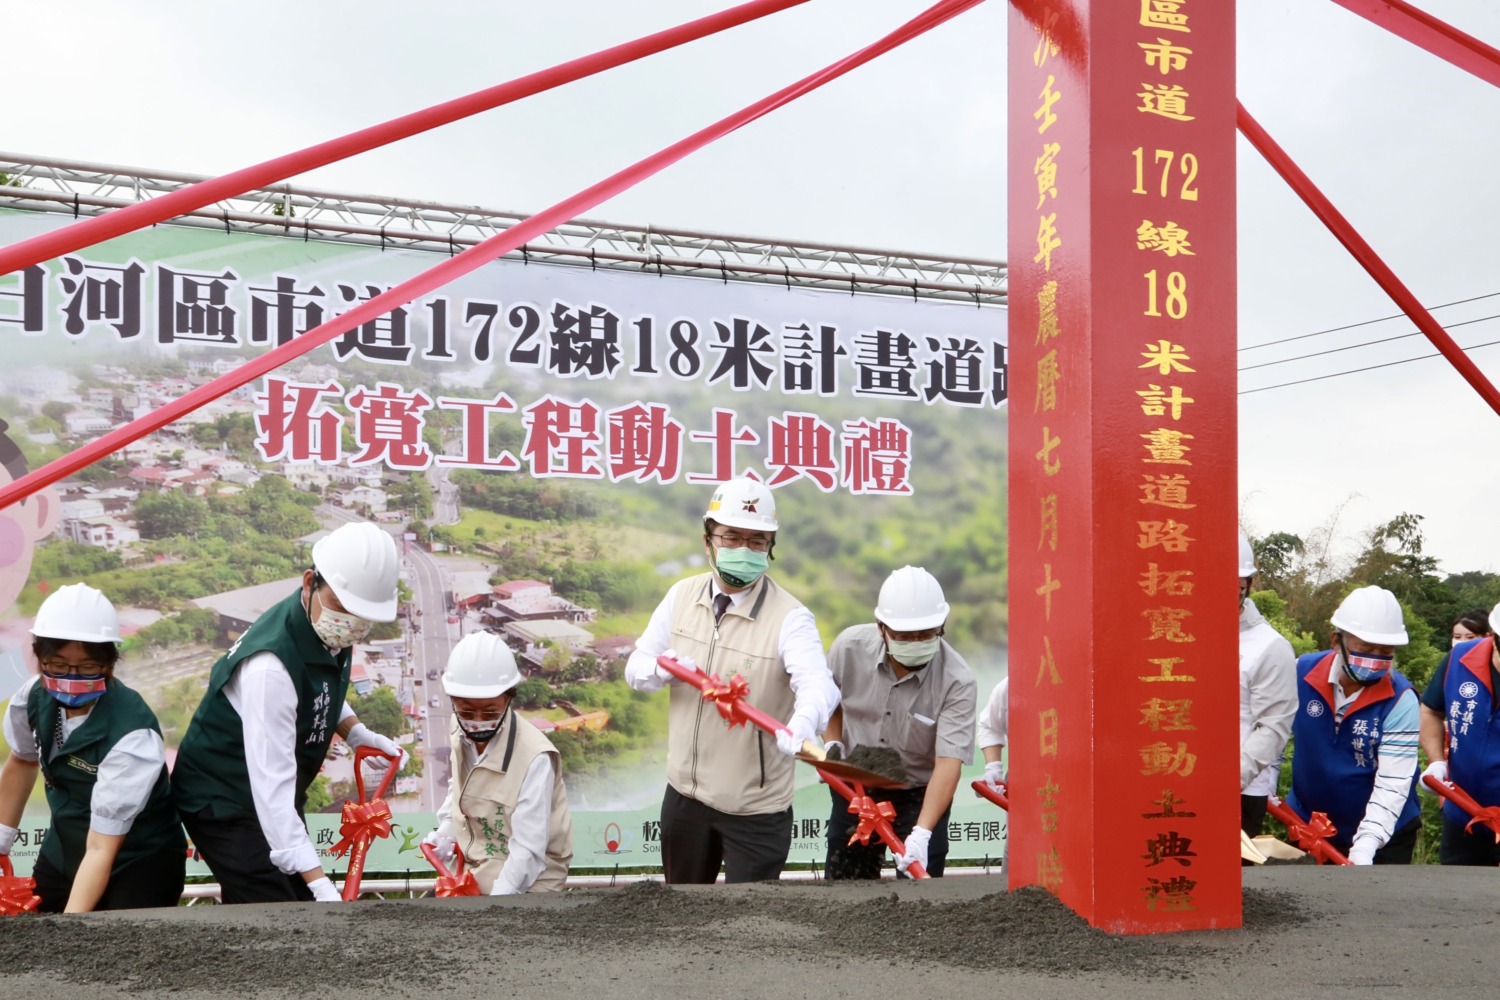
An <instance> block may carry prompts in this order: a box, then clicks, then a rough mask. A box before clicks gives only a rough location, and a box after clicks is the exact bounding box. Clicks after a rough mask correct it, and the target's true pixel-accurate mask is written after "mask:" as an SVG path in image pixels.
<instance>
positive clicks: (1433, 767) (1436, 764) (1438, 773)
mask: <svg viewBox="0 0 1500 1000" xmlns="http://www.w3.org/2000/svg"><path fill="white" fill-rule="evenodd" d="M1422 777H1424V778H1436V779H1437V780H1438V781H1447V780H1448V762H1447V761H1446V760H1435V761H1433V762H1432V763H1431V764H1428V765H1427V770H1425V771H1423V772H1422ZM1422 787H1423V788H1424V789H1426V790H1427V791H1428V792H1431V793H1432V794H1433V795H1436V794H1437V792H1433V791H1432V789H1430V788H1427V785H1426V784H1425V783H1424V784H1423V785H1422Z"/></svg>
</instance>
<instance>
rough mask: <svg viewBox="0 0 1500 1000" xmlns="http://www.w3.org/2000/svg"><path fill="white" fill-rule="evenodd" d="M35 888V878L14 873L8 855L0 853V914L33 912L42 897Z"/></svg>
mask: <svg viewBox="0 0 1500 1000" xmlns="http://www.w3.org/2000/svg"><path fill="white" fill-rule="evenodd" d="M35 889H36V879H33V878H28V877H26V876H25V875H17V874H15V869H13V868H12V867H11V866H10V855H9V854H0V916H6V917H12V916H15V915H17V914H20V913H35V912H36V908H37V907H38V906H41V905H42V897H40V896H38V895H37V894H36V892H35V891H34V890H35Z"/></svg>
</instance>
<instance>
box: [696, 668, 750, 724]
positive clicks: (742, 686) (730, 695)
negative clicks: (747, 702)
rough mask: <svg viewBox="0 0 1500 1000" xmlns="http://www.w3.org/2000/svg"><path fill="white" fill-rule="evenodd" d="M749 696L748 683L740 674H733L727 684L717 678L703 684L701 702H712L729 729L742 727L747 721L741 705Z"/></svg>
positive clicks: (747, 718)
mask: <svg viewBox="0 0 1500 1000" xmlns="http://www.w3.org/2000/svg"><path fill="white" fill-rule="evenodd" d="M749 694H750V682H749V681H747V680H745V678H744V676H743V675H741V674H735V675H734V676H733V677H731V678H730V679H729V682H728V683H727V684H726V683H725V682H724V679H723V678H722V677H717V676H715V677H710V678H709V679H708V680H707V681H705V682H704V683H703V700H704V701H710V702H713V706H714V708H717V709H718V710H719V714H720V715H722V716H723V717H724V721H725V722H727V723H729V725H730V727H731V728H733V727H734V726H743V725H744V724H745V723H746V722H747V721H748V720H749V716H747V715H746V714H745V712H744V707H743V706H742V704H741V702H743V701H744V699H745V698H746V697H748V696H749Z"/></svg>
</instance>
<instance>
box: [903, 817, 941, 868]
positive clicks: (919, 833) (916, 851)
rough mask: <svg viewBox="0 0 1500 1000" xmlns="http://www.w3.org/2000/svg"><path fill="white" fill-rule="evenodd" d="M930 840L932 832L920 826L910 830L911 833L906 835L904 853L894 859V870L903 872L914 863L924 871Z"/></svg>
mask: <svg viewBox="0 0 1500 1000" xmlns="http://www.w3.org/2000/svg"><path fill="white" fill-rule="evenodd" d="M931 840H932V831H931V830H927V829H924V828H923V827H920V826H914V827H912V828H911V833H908V834H907V835H906V853H905V854H903V855H901V856H900V857H899V858H897V859H896V870H897V871H898V872H904V871H906V870H907V869H908V868H910V867H911V866H912V863H913V862H915V863H917V864H920V865H921V866H922V867H923V868H924V869H925V868H926V867H927V845H928V843H930V842H931Z"/></svg>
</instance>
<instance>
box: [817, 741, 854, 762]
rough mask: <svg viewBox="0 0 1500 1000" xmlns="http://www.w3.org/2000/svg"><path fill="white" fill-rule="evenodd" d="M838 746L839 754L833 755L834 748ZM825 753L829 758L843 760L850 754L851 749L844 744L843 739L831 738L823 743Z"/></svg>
mask: <svg viewBox="0 0 1500 1000" xmlns="http://www.w3.org/2000/svg"><path fill="white" fill-rule="evenodd" d="M834 747H838V748H839V750H838V756H837V757H835V756H834V755H833V748H834ZM823 755H824V756H825V757H827V758H828V759H829V760H843V759H844V758H846V757H848V756H849V750H848V748H847V747H845V746H844V741H843V740H829V741H828V742H827V743H824V744H823Z"/></svg>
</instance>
